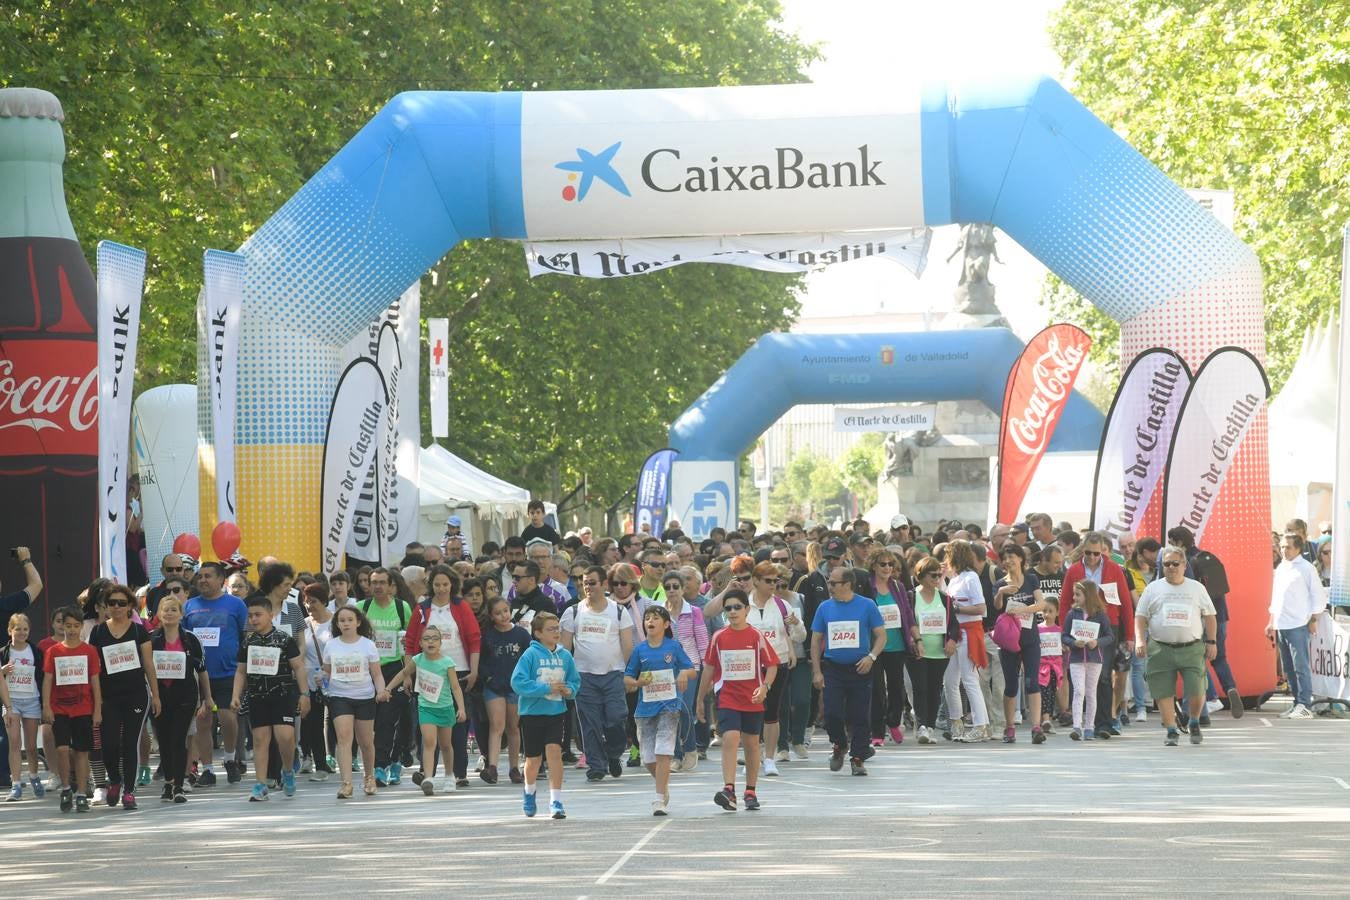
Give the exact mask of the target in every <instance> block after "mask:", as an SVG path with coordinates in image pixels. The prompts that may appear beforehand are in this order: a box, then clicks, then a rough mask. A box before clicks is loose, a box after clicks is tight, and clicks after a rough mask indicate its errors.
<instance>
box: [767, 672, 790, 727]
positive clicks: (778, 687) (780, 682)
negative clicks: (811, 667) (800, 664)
mask: <svg viewBox="0 0 1350 900" xmlns="http://www.w3.org/2000/svg"><path fill="white" fill-rule="evenodd" d="M791 674H792V670H791V669H789V668H788V666H787V663H780V664H779V666H778V674H777V675H775V676H774V677H773V684H771V685H769V693H768V695H767V696H765V698H764V724H765V725H777V724H778V709H779V707H780V706H782V704H783V691H784V690H785V689H786V688H787V683H788V676H790V675H791Z"/></svg>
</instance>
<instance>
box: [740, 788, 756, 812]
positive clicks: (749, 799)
mask: <svg viewBox="0 0 1350 900" xmlns="http://www.w3.org/2000/svg"><path fill="white" fill-rule="evenodd" d="M741 799H742V801H743V802H744V803H745V808H746V810H747V811H749V812H754V811H755V810H757V809H759V797H758V796H756V795H755V792H754V791H746V792H745V793H744V794H742V795H741Z"/></svg>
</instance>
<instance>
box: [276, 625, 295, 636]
mask: <svg viewBox="0 0 1350 900" xmlns="http://www.w3.org/2000/svg"><path fill="white" fill-rule="evenodd" d="M273 624H274V625H276V629H277V631H280V632H281V633H282V634H284V635H286V637H295V632H293V631H291V626H289V625H287V624H286V623H285V622H275V623H273Z"/></svg>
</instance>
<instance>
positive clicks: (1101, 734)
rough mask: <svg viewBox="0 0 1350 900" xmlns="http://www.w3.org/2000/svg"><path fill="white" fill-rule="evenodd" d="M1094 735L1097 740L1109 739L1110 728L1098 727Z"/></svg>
mask: <svg viewBox="0 0 1350 900" xmlns="http://www.w3.org/2000/svg"><path fill="white" fill-rule="evenodd" d="M1094 736H1095V737H1096V738H1097V740H1099V741H1109V740H1111V729H1109V728H1098V729H1097V730H1096V731H1095V732H1094Z"/></svg>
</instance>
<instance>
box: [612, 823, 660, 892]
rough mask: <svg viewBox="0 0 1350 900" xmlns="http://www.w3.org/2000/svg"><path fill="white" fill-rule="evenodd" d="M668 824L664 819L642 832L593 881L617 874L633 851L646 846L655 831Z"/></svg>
mask: <svg viewBox="0 0 1350 900" xmlns="http://www.w3.org/2000/svg"><path fill="white" fill-rule="evenodd" d="M669 824H670V820H669V819H666V821H664V822H662V823H661V824H660V825H657V826H656V827H655V828H653V829H652V830H651V831H649V832H647V833H646V834H644V835H643V836H642V837H641V839H639V840H638V842H637V843H636V844H634V845H633V846H631V847H629V848H628V852H627V853H625V854H624V855H623V856H620V857H619V861H618V862H616V863H615V864H614V865H612V866H610V867H609V871H608V872H606V873H605V874H603V875H601V876H600V877H599V878H597V879H596V880H595V883H596V884H604V883H605V882H606V881H609V880H610V879H611V878H613V877H614V876H615V875H617V874H618V872H619V870H620V869H622V868H623V866H624V863H626V862H628V861H629V860H630V859H632V858H633V854H634V853H637V852H638V851H639V850H641V849H642V848H643V847H645V846H647V842H648V841H650V840H651V839H652V838H654V837H656V833H657V832H658V831H660V830H661V829H662V828H665V827H666V826H667V825H669Z"/></svg>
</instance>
